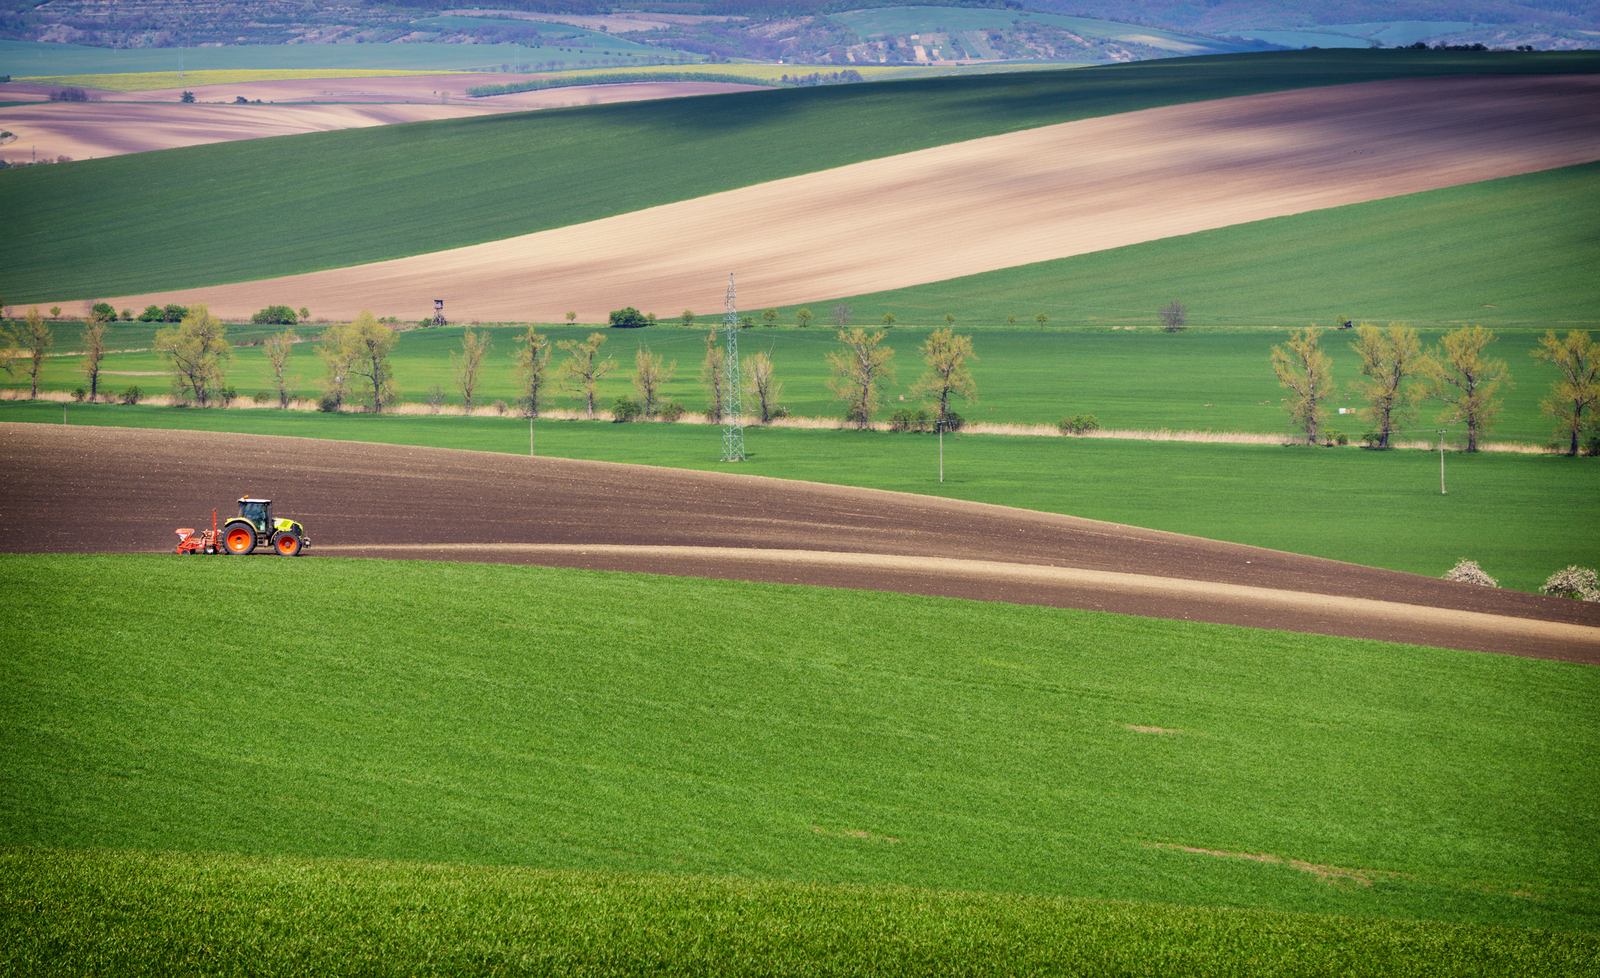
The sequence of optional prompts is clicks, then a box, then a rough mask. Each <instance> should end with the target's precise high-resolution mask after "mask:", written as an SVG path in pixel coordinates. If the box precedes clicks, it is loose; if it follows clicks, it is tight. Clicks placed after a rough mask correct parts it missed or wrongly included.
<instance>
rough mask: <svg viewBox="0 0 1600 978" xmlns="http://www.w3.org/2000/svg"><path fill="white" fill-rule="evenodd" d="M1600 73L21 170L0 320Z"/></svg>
mask: <svg viewBox="0 0 1600 978" xmlns="http://www.w3.org/2000/svg"><path fill="white" fill-rule="evenodd" d="M308 47H310V46H308ZM235 67H237V66H235ZM286 67H294V66H293V65H287V66H286ZM353 67H360V66H353ZM1597 69H1600V55H1595V54H1592V53H1587V52H1585V53H1575V54H1571V55H1564V54H1535V55H1520V54H1486V55H1471V54H1461V53H1445V52H1439V53H1433V52H1399V51H1376V52H1367V51H1354V52H1332V51H1310V52H1284V53H1273V54H1257V55H1240V56H1222V57H1212V58H1193V59H1172V60H1166V61H1151V62H1141V63H1138V64H1132V65H1123V66H1116V67H1107V68H1090V69H1073V70H1070V71H1042V72H1026V73H1008V74H993V75H970V76H956V77H950V78H940V79H932V80H923V81H904V82H902V81H883V82H878V83H874V84H872V85H839V86H827V87H821V88H805V89H786V90H777V91H772V92H753V93H741V94H736V95H727V96H710V97H705V98H691V99H673V100H668V101H662V102H652V103H632V104H618V105H606V106H591V107H584V108H576V109H561V110H547V111H541V112H536V113H528V114H512V115H501V116H494V117H489V118H476V119H468V120H455V121H446V122H430V123H417V124H412V125H395V126H382V127H376V128H372V129H365V130H347V131H341V132H330V133H313V134H306V135H299V136H288V137H278V138H273V139H258V140H247V141H241V142H235V143H219V144H213V145H208V146H195V147H189V148H185V149H176V150H167V151H162V152H156V153H139V154H133V155H129V156H120V157H112V158H107V159H99V160H86V161H82V162H78V163H73V164H71V165H64V166H49V167H26V168H21V169H14V170H9V171H5V172H3V173H0V202H4V204H5V206H6V211H7V214H8V217H9V218H10V224H9V227H10V233H8V234H7V235H5V236H4V238H3V239H0V268H4V269H5V272H4V275H3V278H0V294H3V295H4V296H5V297H6V299H7V300H8V301H9V302H11V303H12V304H16V303H19V302H31V301H37V300H43V299H52V300H59V299H64V298H73V299H77V298H94V297H96V296H103V295H119V294H130V293H134V292H143V291H154V290H158V289H179V288H189V287H196V286H200V285H209V284H217V283H220V282H231V281H243V280H249V279H257V278H266V277H271V276H276V275H286V274H290V273H295V272H306V271H312V270H315V269H320V268H330V267H341V266H344V265H350V264H358V263H362V262H370V261H378V260H382V259H388V258H398V257H402V256H405V255H412V254H421V253H426V252H430V251H435V250H439V249H443V248H451V247H457V246H462V245H468V244H474V243H478V242H482V241H490V240H496V239H499V238H504V237H509V236H513V235H518V234H524V233H528V232H532V231H538V230H541V229H545V228H552V227H560V226H564V225H568V224H573V223H578V222H581V221H588V220H594V219H598V218H601V217H606V216H610V215H614V214H620V213H626V212H629V211H633V210H638V209H641V208H645V207H650V206H654V205H658V204H664V203H669V202H672V201H675V200H684V199H688V198H692V197H698V196H701V195H704V194H710V193H715V192H718V191H722V190H729V189H733V188H736V187H741V186H746V185H749V184H753V183H758V182H762V181H767V180H774V179H779V178H782V177H786V176H793V175H797V174H801V173H807V172H812V171H815V170H820V169H826V168H829V167H835V166H841V165H844V164H848V163H853V162H858V161H861V160H865V159H872V158H878V157H884V156H889V155H893V154H896V153H904V152H908V151H911V150H916V149H922V148H926V147H929V146H936V145H941V144H944V143H949V142H955V141H960V140H965V139H972V138H976V137H979V136H986V135H993V134H997V133H1002V132H1012V131H1016V130H1021V129H1027V128H1032V127H1037V126H1042V125H1049V124H1052V123H1057V122H1067V121H1071V120H1074V119H1082V118H1088V117H1091V116H1097V115H1106V114H1110V113H1115V112H1125V111H1130V110H1134V109H1141V108H1148V107H1152V106H1156V105H1167V104H1174V103H1181V102H1190V101H1199V100H1204V99H1211V98H1221V97H1226V96H1231V95H1243V94H1249V93H1253V92H1263V91H1278V90H1284V89H1291V88H1298V87H1306V86H1314V85H1326V84H1335V83H1340V82H1354V81H1363V80H1369V79H1377V78H1401V77H1417V76H1425V75H1439V74H1453V73H1482V72H1519V73H1520V72H1536V73H1544V72H1592V71H1595V70H1597ZM18 73H19V74H20V73H21V72H20V71H19V72H18ZM867 133H870V134H871V138H857V136H856V134H867ZM530 148H531V151H530ZM774 148H777V149H780V150H781V151H776V152H775V151H773V150H774Z"/></svg>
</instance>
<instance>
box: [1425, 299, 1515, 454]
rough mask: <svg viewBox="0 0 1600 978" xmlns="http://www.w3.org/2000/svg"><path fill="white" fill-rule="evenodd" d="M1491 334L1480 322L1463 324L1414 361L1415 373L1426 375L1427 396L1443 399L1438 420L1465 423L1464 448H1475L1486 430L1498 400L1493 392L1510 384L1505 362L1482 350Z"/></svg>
mask: <svg viewBox="0 0 1600 978" xmlns="http://www.w3.org/2000/svg"><path fill="white" fill-rule="evenodd" d="M1492 342H1494V334H1493V333H1491V332H1489V331H1488V330H1486V329H1484V328H1483V327H1482V326H1464V327H1462V328H1461V329H1458V330H1456V331H1455V332H1453V333H1446V334H1445V336H1444V342H1443V346H1442V348H1440V349H1436V350H1434V351H1432V352H1430V353H1429V354H1428V356H1426V357H1424V358H1423V359H1422V360H1420V361H1418V363H1417V373H1418V374H1420V375H1421V376H1423V377H1426V378H1427V381H1428V385H1427V396H1428V397H1430V398H1433V399H1434V400H1437V401H1443V402H1444V403H1445V409H1444V411H1442V412H1441V413H1440V414H1439V420H1440V421H1441V422H1444V423H1446V424H1454V423H1457V422H1461V423H1464V424H1465V425H1466V426H1467V451H1469V452H1475V451H1477V450H1478V439H1479V438H1481V437H1482V436H1483V435H1485V434H1487V433H1488V432H1489V429H1490V427H1491V426H1493V424H1494V419H1495V415H1497V414H1499V413H1500V402H1499V401H1498V400H1496V399H1495V398H1494V392H1495V390H1496V389H1497V388H1499V386H1500V385H1501V384H1505V385H1506V386H1508V387H1509V386H1511V378H1510V376H1509V374H1508V373H1507V371H1506V362H1505V361H1504V360H1496V359H1492V358H1485V357H1484V355H1483V350H1484V348H1485V347H1487V346H1488V345H1489V344H1490V343H1492Z"/></svg>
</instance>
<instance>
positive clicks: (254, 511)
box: [239, 503, 267, 524]
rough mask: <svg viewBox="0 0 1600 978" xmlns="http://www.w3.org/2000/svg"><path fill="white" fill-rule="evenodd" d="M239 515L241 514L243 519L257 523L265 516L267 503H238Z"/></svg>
mask: <svg viewBox="0 0 1600 978" xmlns="http://www.w3.org/2000/svg"><path fill="white" fill-rule="evenodd" d="M239 515H240V516H243V517H244V518H245V519H247V520H249V521H250V522H252V523H257V524H259V523H260V522H261V521H262V520H264V519H266V518H267V504H266V503H240V504H239Z"/></svg>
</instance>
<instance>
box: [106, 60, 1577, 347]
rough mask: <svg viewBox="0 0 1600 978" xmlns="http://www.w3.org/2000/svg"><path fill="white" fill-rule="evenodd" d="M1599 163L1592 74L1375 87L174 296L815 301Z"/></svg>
mask: <svg viewBox="0 0 1600 978" xmlns="http://www.w3.org/2000/svg"><path fill="white" fill-rule="evenodd" d="M1596 159H1600V78H1597V77H1594V76H1557V77H1514V76H1506V77H1488V78H1484V77H1479V78H1446V79H1424V80H1411V81H1397V82H1370V83H1364V84H1359V85H1344V86H1337V87H1331V88H1315V89H1305V90H1301V91H1292V92H1279V93H1273V94H1268V95H1253V96H1247V97H1243V98H1235V99H1222V100H1217V101H1210V102H1201V103H1195V104H1191V105H1177V106H1169V107H1165V108H1158V109H1150V110H1147V111H1143V112H1133V113H1128V114H1125V115H1118V116H1110V117H1106V118H1099V119H1089V120H1085V121H1082V122H1073V123H1067V124H1064V125H1058V126H1049V127H1045V128H1041V129H1032V130H1027V131H1024V132H1017V133H1010V134H1007V135H1003V136H993V137H989V138H986V139H977V140H972V141H969V142H965V143H958V144H954V145H948V146H940V147H936V148H933V149H928V150H923V151H921V152H917V153H908V154H905V155H901V156H895V157H890V158H887V159H881V160H873V161H869V162H866V163H859V164H856V165H853V166H847V167H840V168H838V169H834V170H827V171H823V172H820V173H812V174H807V175H804V176H800V177H794V178H791V179H787V180H779V181H774V182H772V183H767V184H761V185H758V186H753V187H745V188H742V189H739V190H734V191H730V192H727V193H722V194H715V195H712V196H708V197H702V198H698V199H695V200H689V201H682V202H679V203H675V204H669V205H665V206H662V207H656V208H651V209H649V210H644V211H638V212H634V213H630V214H623V215H619V216H617V217H612V218H607V219H605V220H601V221H594V222H590V223H587V224H581V225H575V226H572V227H566V228H558V229H554V230H550V231H544V232H541V233H538V234H531V235H524V236H521V237H515V238H509V239H506V240H503V241H496V242H490V243H487V244H482V245H475V246H472V247H469V248H460V249H454V250H450V251H443V252H436V253H433V254H427V255H421V256H417V257H412V258H405V259H399V260H395V261H388V262H381V263H377V264H371V265H362V266H356V267H351V268H343V269H335V270H329V271H324V272H316V273H312V274H307V275H297V276H291V277H287V278H279V279H268V280H264V281H259V282H249V283H241V284H236V285H227V286H219V287H215V288H204V289H193V290H188V291H184V292H170V293H158V294H151V295H140V296H123V297H119V298H116V299H114V300H111V301H112V302H113V304H115V305H117V306H118V307H119V308H121V307H123V306H132V307H134V308H140V307H142V306H144V305H147V304H149V303H152V302H154V303H158V304H165V303H168V302H180V303H184V304H187V303H191V302H194V301H204V302H207V303H209V304H210V305H211V308H212V309H213V311H216V312H219V313H220V314H222V315H224V316H229V317H233V316H249V315H250V314H251V313H253V312H255V311H256V310H258V309H261V308H262V307H263V306H266V305H270V304H272V303H276V302H282V301H286V300H285V299H284V297H285V296H292V297H295V298H294V299H293V301H294V302H295V303H303V304H306V305H309V306H311V307H312V308H314V309H316V310H318V313H319V315H328V316H330V317H335V318H350V317H353V316H354V315H355V314H356V313H358V312H360V311H361V310H363V309H370V310H371V311H373V312H374V313H376V314H377V315H380V316H384V315H394V316H398V317H399V318H401V319H415V318H416V317H417V316H418V315H420V314H422V313H426V312H430V311H431V310H432V308H433V303H432V300H433V299H435V298H443V299H445V301H446V305H445V308H446V312H447V313H448V314H449V315H450V316H451V318H453V319H456V320H460V321H467V320H472V319H482V320H489V321H503V320H516V321H523V320H527V319H530V318H531V319H536V320H547V321H558V320H560V319H561V318H562V317H563V315H564V314H565V313H566V312H567V311H568V310H573V311H576V312H577V313H578V315H579V316H580V317H581V319H582V320H583V321H587V322H601V321H604V320H605V317H606V312H607V310H610V309H615V308H619V307H620V306H622V305H624V304H627V305H634V306H637V307H638V308H640V309H643V310H646V311H650V310H654V311H656V312H658V313H661V314H664V315H671V314H675V313H676V312H677V311H678V310H680V309H684V308H690V309H695V310H698V311H701V312H704V311H707V310H710V309H714V308H717V307H719V306H720V304H721V300H722V296H723V292H724V291H725V289H726V285H727V276H728V273H729V272H730V271H732V272H734V273H736V274H737V276H738V282H739V289H740V291H739V295H740V301H741V303H742V308H747V309H748V308H761V307H763V306H777V305H784V304H789V303H797V302H814V301H818V300H821V299H825V298H828V297H832V296H848V295H855V294H859V293H863V292H873V291H878V290H882V289H892V288H904V287H910V286H914V285H919V284H923V283H927V282H936V281H941V280H943V279H947V278H951V277H954V276H959V275H967V274H974V273H978V272H985V271H991V270H994V269H999V268H1009V267H1012V266H1015V265H1022V264H1026V263H1029V262H1037V261H1044V260H1047V259H1052V258H1060V257H1064V256H1068V255H1077V254H1084V253H1088V252H1093V251H1099V250H1102V249H1105V248H1114V247H1119V246H1122V245H1129V244H1135V243H1138V242H1141V241H1148V240H1152V239H1156V238H1164V237H1169V236H1172V235H1179V234H1187V233H1190V232H1195V231H1201V230H1205V229H1207V228H1216V227H1224V226H1227V225H1231V224H1237V223H1240V222H1244V221H1254V220H1261V219H1265V218H1270V217H1278V216H1283V215H1287V214H1295V213H1300V212H1304V211H1310V210H1316V209H1320V208H1327V207H1334V206H1338V205H1342V204H1350V203H1356V202H1359V201H1366V200H1374V199H1377V198H1382V197H1389V196H1394V195H1398V194H1407V193H1413V192H1417V191H1423V190H1431V189H1436V188H1439V187H1445V186H1453V185H1457V184H1463V183H1470V182H1474V181H1480V180H1487V179H1491V178H1495V177H1503V176H1510V175H1513V174H1518V173H1527V172H1531V171H1535V170H1542V169H1548V168H1551V167H1557V166H1566V165H1572V164H1577V163H1584V162H1589V161H1592V160H1596Z"/></svg>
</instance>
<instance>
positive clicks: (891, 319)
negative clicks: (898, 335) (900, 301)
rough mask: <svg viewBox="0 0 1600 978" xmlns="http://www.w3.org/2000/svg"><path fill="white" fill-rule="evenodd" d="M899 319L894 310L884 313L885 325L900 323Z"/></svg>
mask: <svg viewBox="0 0 1600 978" xmlns="http://www.w3.org/2000/svg"><path fill="white" fill-rule="evenodd" d="M899 321H900V320H899V319H898V318H897V317H896V316H895V314H894V313H892V312H886V313H884V314H883V324H884V325H885V326H893V325H894V324H895V323H898V322H899Z"/></svg>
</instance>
